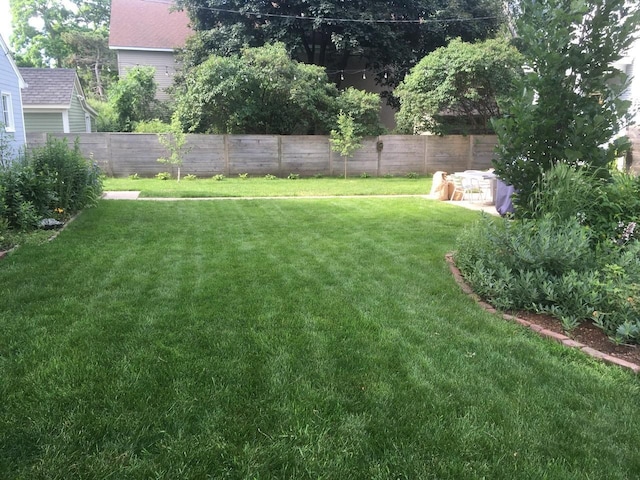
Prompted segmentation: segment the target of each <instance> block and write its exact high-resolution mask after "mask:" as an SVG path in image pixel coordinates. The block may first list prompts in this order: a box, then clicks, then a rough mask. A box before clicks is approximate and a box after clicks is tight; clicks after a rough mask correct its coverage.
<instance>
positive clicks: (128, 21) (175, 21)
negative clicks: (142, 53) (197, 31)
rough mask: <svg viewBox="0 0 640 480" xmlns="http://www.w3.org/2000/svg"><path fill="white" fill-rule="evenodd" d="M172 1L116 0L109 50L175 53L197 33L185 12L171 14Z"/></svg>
mask: <svg viewBox="0 0 640 480" xmlns="http://www.w3.org/2000/svg"><path fill="white" fill-rule="evenodd" d="M173 3H174V2H173V1H172V0H112V2H111V23H110V26H109V47H110V48H112V49H115V50H117V49H137V50H175V49H176V48H182V47H184V45H185V42H186V40H187V37H189V36H190V35H191V34H192V33H193V31H192V30H191V29H190V28H189V17H188V16H187V14H186V12H184V11H171V7H172V6H173Z"/></svg>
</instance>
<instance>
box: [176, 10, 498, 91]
mask: <svg viewBox="0 0 640 480" xmlns="http://www.w3.org/2000/svg"><path fill="white" fill-rule="evenodd" d="M177 4H178V5H179V6H180V7H185V8H186V9H187V11H188V12H189V16H190V18H191V20H192V22H193V25H194V27H195V29H196V30H197V31H199V32H200V35H199V38H198V39H197V40H195V41H194V42H193V43H192V44H191V49H192V50H193V51H191V52H190V53H191V57H190V58H189V60H188V61H192V62H193V63H199V62H200V61H202V60H203V59H204V58H205V57H206V54H203V53H202V52H203V51H205V52H207V53H209V52H214V53H220V54H229V53H232V52H237V51H238V50H239V49H240V48H241V47H242V46H244V45H249V46H260V45H264V44H266V43H273V42H275V41H278V42H282V43H283V44H284V45H285V46H286V48H287V51H289V52H290V53H291V54H292V55H293V57H294V58H296V59H299V60H301V61H304V62H305V63H309V64H315V65H320V66H323V67H325V68H327V70H328V71H329V72H333V73H334V76H333V77H332V78H331V80H332V81H335V82H336V83H339V82H340V72H342V71H344V70H347V69H348V68H349V59H350V58H352V57H360V58H362V59H363V60H364V63H365V66H366V68H367V69H372V70H374V71H375V72H376V74H377V75H378V78H377V80H378V81H379V83H382V84H388V85H396V84H397V83H398V81H399V80H401V79H402V77H404V75H405V74H406V72H407V71H408V69H409V68H410V67H411V66H413V65H414V64H415V63H416V62H417V61H418V60H419V59H420V58H422V57H424V56H425V55H426V54H427V53H428V52H430V51H432V50H433V49H435V48H437V47H439V46H442V45H445V44H446V42H447V40H448V39H449V38H454V37H460V38H462V39H463V40H468V41H470V40H475V39H483V38H487V37H489V36H491V35H493V34H494V33H495V32H496V31H497V29H498V27H499V25H500V24H501V18H502V14H501V12H502V6H501V5H502V4H501V2H500V1H497V0H463V1H459V2H451V1H447V0H349V1H344V0H305V1H303V2H280V1H274V2H264V1H262V0H178V1H177Z"/></svg>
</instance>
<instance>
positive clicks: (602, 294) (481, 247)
mask: <svg viewBox="0 0 640 480" xmlns="http://www.w3.org/2000/svg"><path fill="white" fill-rule="evenodd" d="M591 235H592V230H591V229H590V228H589V227H588V226H586V225H582V224H581V223H580V221H579V220H578V219H577V218H575V217H571V218H566V219H562V220H560V219H558V218H557V217H554V216H552V215H545V216H544V217H543V218H540V219H524V220H521V221H510V220H506V219H500V220H498V219H491V218H488V217H484V218H483V219H482V220H481V221H480V222H478V223H476V224H475V225H473V226H472V227H471V228H469V229H467V230H465V231H464V232H463V233H462V234H461V235H460V237H459V238H458V244H457V251H456V254H455V259H456V263H457V265H458V267H459V268H460V270H461V271H462V273H463V275H464V276H465V278H466V279H467V281H468V282H469V283H470V284H471V286H472V287H473V288H474V290H475V291H476V293H478V294H479V295H480V296H482V297H484V298H486V299H487V300H488V301H489V302H491V303H492V304H493V305H494V306H496V307H497V308H500V309H503V310H520V309H522V310H532V311H535V312H539V313H546V314H549V315H552V316H554V317H556V318H558V319H559V320H560V322H561V323H562V325H563V328H565V330H571V329H572V328H575V327H576V326H577V325H579V324H580V322H582V321H584V320H586V319H591V320H593V322H594V324H595V325H596V326H598V327H599V328H601V329H602V330H603V331H604V332H605V333H606V334H607V335H609V336H610V337H611V338H612V339H614V340H615V341H617V342H640V337H639V336H638V331H639V329H640V320H639V319H640V242H639V241H637V240H635V239H633V238H629V241H628V242H626V243H622V244H619V243H616V242H614V241H609V242H599V243H596V244H595V246H594V244H593V242H592V237H591Z"/></svg>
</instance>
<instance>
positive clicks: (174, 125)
mask: <svg viewBox="0 0 640 480" xmlns="http://www.w3.org/2000/svg"><path fill="white" fill-rule="evenodd" d="M158 141H159V142H160V144H161V145H162V146H163V147H164V148H165V149H166V150H167V153H168V155H167V156H165V157H160V158H159V159H158V162H160V163H165V164H169V165H174V166H176V167H177V168H178V177H177V181H178V182H179V181H180V167H181V166H182V164H183V163H184V156H185V155H187V154H188V153H189V152H190V151H191V148H192V147H191V146H188V145H187V135H186V134H185V133H184V131H183V130H182V125H181V124H180V120H179V119H178V116H177V115H174V116H173V118H172V119H171V132H170V133H161V134H158Z"/></svg>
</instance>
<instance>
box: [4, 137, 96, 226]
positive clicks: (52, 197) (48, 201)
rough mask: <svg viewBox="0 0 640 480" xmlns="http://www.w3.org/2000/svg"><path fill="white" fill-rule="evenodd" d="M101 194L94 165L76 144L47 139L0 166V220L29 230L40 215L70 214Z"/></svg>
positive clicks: (36, 223)
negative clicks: (9, 162)
mask: <svg viewBox="0 0 640 480" xmlns="http://www.w3.org/2000/svg"><path fill="white" fill-rule="evenodd" d="M101 193H102V179H101V175H100V171H99V169H98V168H97V166H95V165H93V164H91V163H90V162H89V161H87V160H86V159H85V158H83V157H82V155H81V153H80V150H79V147H78V145H77V143H76V144H75V145H74V147H73V148H70V147H69V146H68V145H67V142H66V140H57V139H54V138H51V137H50V138H49V139H47V143H46V144H45V145H44V146H43V147H41V148H37V149H34V150H32V151H31V152H30V153H29V154H28V155H27V156H25V157H24V158H20V159H17V160H16V161H14V162H12V164H11V165H9V166H7V167H5V168H2V169H0V221H1V222H2V224H3V225H6V226H7V228H10V229H15V230H20V231H29V230H32V229H34V228H36V227H37V226H38V223H39V220H40V219H42V218H43V217H49V216H53V215H54V214H55V215H56V216H57V217H58V218H62V217H64V216H70V215H73V214H74V213H76V212H78V211H79V210H81V209H82V208H85V207H88V206H92V205H94V204H95V203H96V202H97V200H98V199H99V198H100V195H101Z"/></svg>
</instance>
